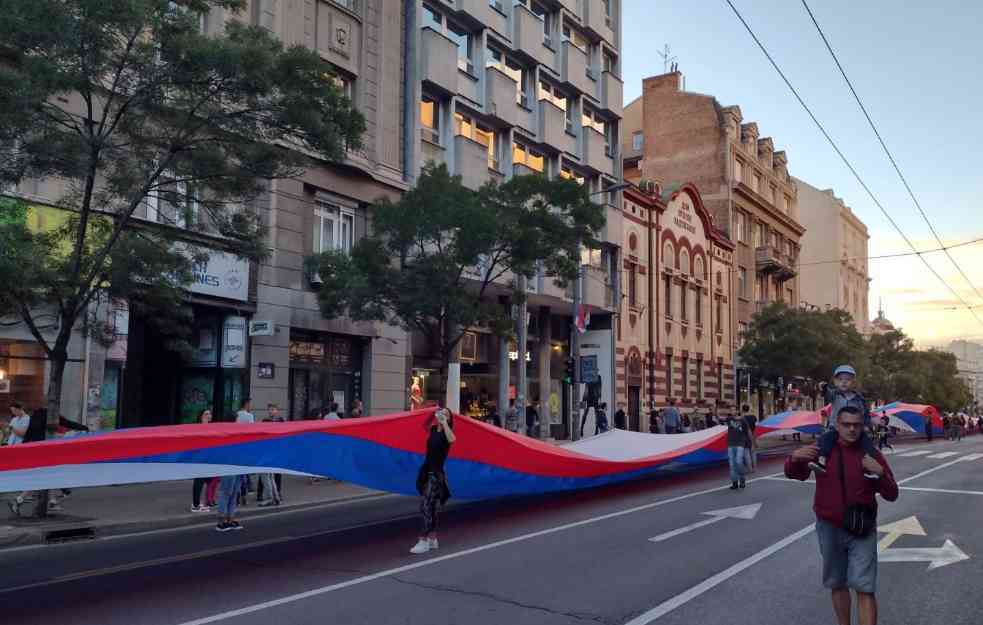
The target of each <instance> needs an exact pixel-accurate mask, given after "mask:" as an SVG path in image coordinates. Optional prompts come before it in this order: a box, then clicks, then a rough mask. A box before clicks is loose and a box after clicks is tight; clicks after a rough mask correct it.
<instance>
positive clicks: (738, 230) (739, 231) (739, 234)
mask: <svg viewBox="0 0 983 625" xmlns="http://www.w3.org/2000/svg"><path fill="white" fill-rule="evenodd" d="M744 220H745V217H744V213H743V212H742V211H739V210H735V211H734V238H735V239H737V240H738V241H740V242H741V243H747V238H746V237H745V236H744V234H745V233H744Z"/></svg>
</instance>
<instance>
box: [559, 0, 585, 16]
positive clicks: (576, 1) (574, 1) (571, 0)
mask: <svg viewBox="0 0 983 625" xmlns="http://www.w3.org/2000/svg"><path fill="white" fill-rule="evenodd" d="M580 3H581V0H560V4H561V5H563V8H564V9H566V10H567V11H570V14H571V15H573V16H574V17H576V18H578V19H580V17H581V13H580Z"/></svg>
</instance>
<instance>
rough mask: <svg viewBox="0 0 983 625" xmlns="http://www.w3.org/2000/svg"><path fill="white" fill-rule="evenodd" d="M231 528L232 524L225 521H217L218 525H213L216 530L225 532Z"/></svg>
mask: <svg viewBox="0 0 983 625" xmlns="http://www.w3.org/2000/svg"><path fill="white" fill-rule="evenodd" d="M231 529H232V525H230V524H229V523H226V522H225V521H219V522H218V525H216V526H215V531H216V532H227V531H229V530H231Z"/></svg>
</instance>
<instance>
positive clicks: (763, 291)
mask: <svg viewBox="0 0 983 625" xmlns="http://www.w3.org/2000/svg"><path fill="white" fill-rule="evenodd" d="M754 296H755V298H756V299H757V300H758V301H759V302H763V301H765V300H766V299H768V292H767V287H766V283H765V281H764V278H762V277H761V276H758V275H756V276H754Z"/></svg>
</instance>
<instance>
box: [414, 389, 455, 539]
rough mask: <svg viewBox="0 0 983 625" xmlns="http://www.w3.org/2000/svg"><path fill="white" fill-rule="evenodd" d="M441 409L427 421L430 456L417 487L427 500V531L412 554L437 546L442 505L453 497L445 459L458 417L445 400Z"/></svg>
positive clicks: (424, 505) (424, 511)
mask: <svg viewBox="0 0 983 625" xmlns="http://www.w3.org/2000/svg"><path fill="white" fill-rule="evenodd" d="M437 406H438V408H437V411H436V412H435V413H434V416H433V417H431V418H430V419H429V420H428V421H427V425H426V428H427V431H428V432H429V435H428V438H427V457H426V459H424V461H423V465H422V466H420V472H419V473H418V474H417V476H416V489H417V491H419V493H420V495H421V496H422V497H423V499H422V500H421V501H420V512H421V513H422V514H423V532H422V533H421V534H420V540H419V541H417V543H416V545H414V546H413V548H412V549H410V553H413V554H421V553H426V552H428V551H430V550H431V549H437V547H438V543H437V517H438V514H439V512H440V506H442V505H444V504H445V503H446V502H447V500H448V499H449V498H450V496H451V491H450V488H448V486H447V476H446V475H445V474H444V462H445V461H446V460H447V454H448V453H450V450H451V444H452V443H453V442H454V439H455V437H454V429H453V427H454V417H453V416H452V415H451V413H450V411H449V410H447V409H446V408H444V402H442V401H441V402H438V403H437Z"/></svg>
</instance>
